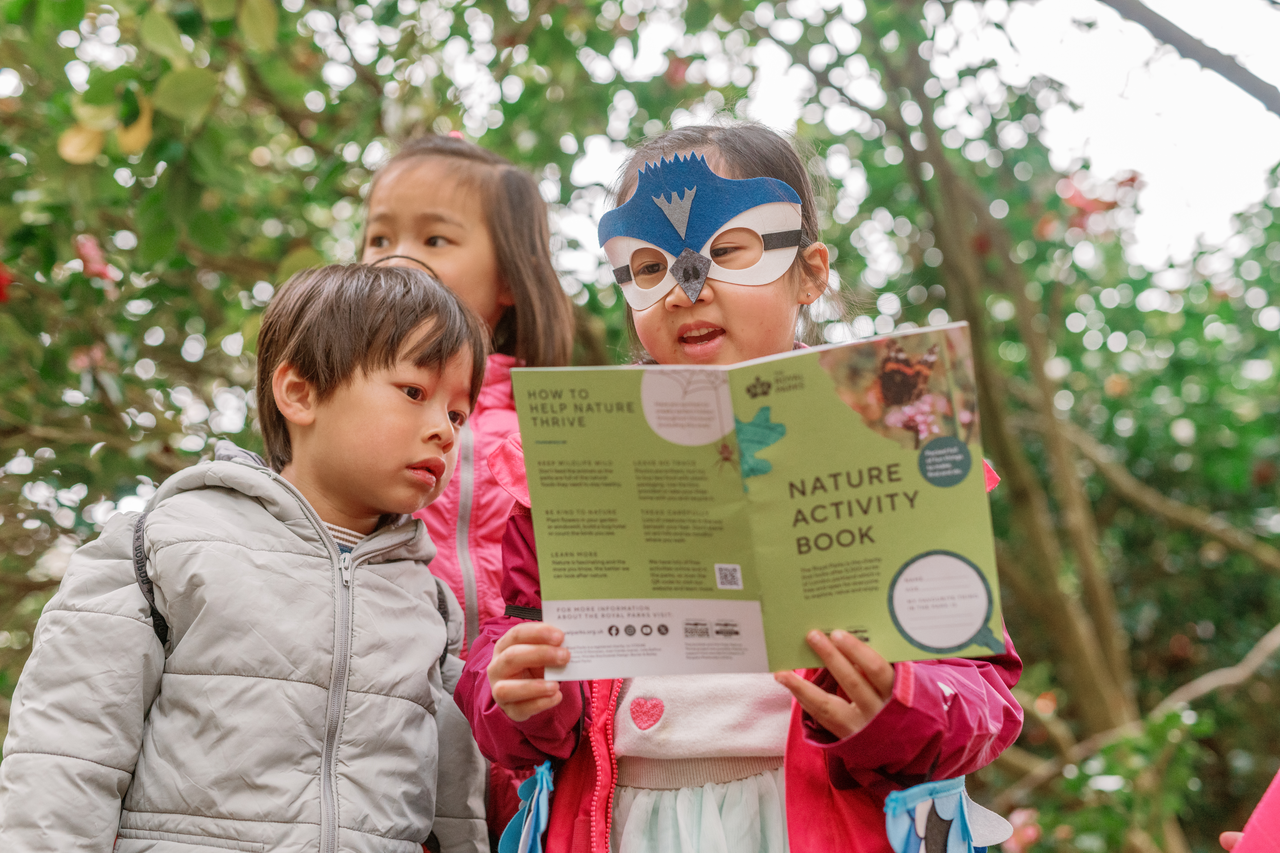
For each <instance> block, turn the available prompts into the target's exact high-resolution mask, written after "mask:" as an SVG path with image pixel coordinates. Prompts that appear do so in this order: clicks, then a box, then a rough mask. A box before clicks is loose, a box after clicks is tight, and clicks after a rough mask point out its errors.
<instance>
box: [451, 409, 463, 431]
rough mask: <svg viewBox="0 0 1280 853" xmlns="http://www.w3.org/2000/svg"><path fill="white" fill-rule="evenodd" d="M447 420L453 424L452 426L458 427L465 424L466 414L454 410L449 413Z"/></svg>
mask: <svg viewBox="0 0 1280 853" xmlns="http://www.w3.org/2000/svg"><path fill="white" fill-rule="evenodd" d="M449 420H450V421H452V422H453V425H454V426H456V427H460V426H462V425H463V424H465V423H466V422H467V413H466V412H460V411H458V410H456V409H455V410H454V411H452V412H450V413H449Z"/></svg>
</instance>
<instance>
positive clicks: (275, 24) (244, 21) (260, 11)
mask: <svg viewBox="0 0 1280 853" xmlns="http://www.w3.org/2000/svg"><path fill="white" fill-rule="evenodd" d="M236 20H237V23H239V24H240V33H241V34H242V35H243V36H244V40H245V44H247V45H248V46H249V49H250V50H256V51H261V52H263V53H268V52H270V51H273V50H275V48H276V31H277V30H279V28H280V12H279V10H277V9H276V4H275V3H274V2H272V0H244V2H243V3H241V4H240V15H239V17H238V18H237V19H236Z"/></svg>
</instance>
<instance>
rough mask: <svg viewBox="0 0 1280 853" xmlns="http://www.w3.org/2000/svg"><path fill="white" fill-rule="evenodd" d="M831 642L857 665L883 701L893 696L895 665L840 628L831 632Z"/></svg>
mask: <svg viewBox="0 0 1280 853" xmlns="http://www.w3.org/2000/svg"><path fill="white" fill-rule="evenodd" d="M831 642H833V643H835V645H836V648H838V649H840V651H841V652H842V653H843V654H844V656H845V657H846V658H848V659H849V660H851V661H853V662H854V664H856V665H857V667H858V669H860V670H861V671H862V674H863V675H864V676H865V677H866V679H867V681H868V682H870V684H871V686H872V687H873V688H875V691H876V693H877V694H879V696H880V698H881V699H884V700H887V699H888V698H889V697H890V696H891V695H893V678H894V671H893V664H891V663H889V662H888V661H887V660H885V659H884V657H883V656H882V655H881V654H880V653H879V652H877V651H876V650H875V649H873V648H871V647H870V646H868V645H867V644H866V643H864V642H862V640H859V639H858V638H857V637H855V636H854V635H853V634H850V633H849V632H847V631H841V630H840V629H839V628H837V629H836V630H834V631H832V632H831Z"/></svg>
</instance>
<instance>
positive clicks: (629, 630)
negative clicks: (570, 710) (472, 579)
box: [542, 598, 769, 681]
mask: <svg viewBox="0 0 1280 853" xmlns="http://www.w3.org/2000/svg"><path fill="white" fill-rule="evenodd" d="M542 618H543V619H544V620H545V621H546V622H547V623H548V624H551V625H555V626H556V627H557V628H559V629H561V630H562V631H564V634H565V639H564V647H565V648H567V649H568V650H569V654H570V659H569V663H568V665H566V666H563V667H555V668H548V669H547V671H546V674H547V678H549V679H551V680H552V681H586V680H590V679H596V678H635V677H636V676H641V675H694V674H700V673H714V672H768V671H769V659H768V655H767V654H766V652H765V644H764V621H763V619H762V618H761V616H760V602H758V601H717V600H714V599H706V598H649V599H643V598H642V599H617V600H612V599H594V600H583V601H545V602H543V604H542Z"/></svg>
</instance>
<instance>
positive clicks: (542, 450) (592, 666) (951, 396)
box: [512, 323, 1004, 680]
mask: <svg viewBox="0 0 1280 853" xmlns="http://www.w3.org/2000/svg"><path fill="white" fill-rule="evenodd" d="M973 376H974V373H973V364H972V352H971V349H970V341H969V329H968V325H967V324H964V323H954V324H950V325H945V326H934V327H929V328H925V329H913V330H910V331H906V332H902V333H899V334H894V335H888V336H883V337H877V338H869V339H865V340H859V341H855V342H852V343H847V344H836V345H831V346H824V347H817V348H813V349H802V350H796V351H793V352H790V353H784V354H782V355H777V356H770V357H767V358H761V359H756V360H753V361H747V362H742V363H739V364H735V365H732V366H727V367H685V366H679V367H674V366H662V365H637V366H628V367H579V368H573V367H571V368H550V369H517V370H514V371H513V372H512V383H513V386H514V391H515V398H516V406H517V409H518V411H519V417H520V432H521V436H522V438H523V443H524V454H525V466H526V470H527V472H528V478H529V493H530V498H531V501H532V510H533V524H534V532H535V535H536V537H537V543H538V554H539V569H540V574H541V583H542V600H543V618H544V619H545V620H546V621H547V622H549V623H551V624H554V625H557V626H559V627H560V628H562V629H563V630H564V631H565V635H566V639H565V645H566V647H567V648H568V649H569V650H570V651H571V652H572V660H571V661H570V663H569V665H568V666H567V667H564V668H562V669H561V670H548V675H547V677H548V678H557V679H564V680H577V679H591V678H624V677H634V676H637V675H674V674H681V673H710V672H766V671H771V670H779V669H796V668H801V667H809V666H819V665H820V664H819V661H818V658H817V657H816V656H815V655H814V654H813V653H812V651H811V650H810V649H809V647H808V645H807V644H806V643H805V635H806V633H807V632H808V631H809V630H811V629H813V628H819V629H821V630H823V631H830V630H832V629H835V628H843V629H845V630H847V631H849V632H850V633H853V634H855V635H857V636H859V637H861V638H862V639H863V640H865V641H866V642H867V643H869V644H870V645H871V646H872V647H873V648H875V649H876V650H877V651H878V652H880V654H882V655H884V656H885V657H886V658H887V659H889V660H890V661H898V660H923V659H930V658H943V657H981V656H984V655H991V654H998V653H1001V652H1003V651H1004V641H1003V639H1002V638H1003V630H1002V622H1001V615H1000V599H999V584H998V581H997V577H996V564H995V552H994V545H993V539H992V533H991V516H990V509H989V506H988V502H987V497H986V489H985V477H984V473H983V462H982V451H981V447H980V444H979V429H978V411H977V389H976V387H975V385H974V379H973Z"/></svg>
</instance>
